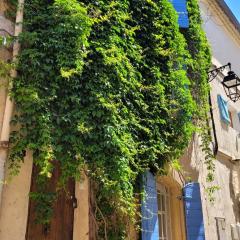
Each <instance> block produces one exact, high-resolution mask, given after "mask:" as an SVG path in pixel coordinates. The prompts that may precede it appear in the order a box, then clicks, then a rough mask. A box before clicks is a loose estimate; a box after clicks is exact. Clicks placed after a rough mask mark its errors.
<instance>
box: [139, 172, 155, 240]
mask: <svg viewBox="0 0 240 240" xmlns="http://www.w3.org/2000/svg"><path fill="white" fill-rule="evenodd" d="M143 188H144V192H145V196H144V197H143V200H142V204H141V212H142V240H159V226H158V202H157V189H156V180H155V177H154V175H153V174H152V173H151V172H150V171H146V173H145V174H144V175H143Z"/></svg>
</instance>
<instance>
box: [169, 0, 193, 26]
mask: <svg viewBox="0 0 240 240" xmlns="http://www.w3.org/2000/svg"><path fill="white" fill-rule="evenodd" d="M170 2H171V3H172V4H173V6H174V8H175V10H176V11H177V13H178V24H179V27H180V28H189V19H188V11H187V0H170Z"/></svg>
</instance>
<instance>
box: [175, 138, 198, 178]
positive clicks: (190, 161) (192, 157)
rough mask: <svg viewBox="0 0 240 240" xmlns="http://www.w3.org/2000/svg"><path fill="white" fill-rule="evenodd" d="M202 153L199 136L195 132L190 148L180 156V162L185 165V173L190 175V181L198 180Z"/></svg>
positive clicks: (187, 175)
mask: <svg viewBox="0 0 240 240" xmlns="http://www.w3.org/2000/svg"><path fill="white" fill-rule="evenodd" d="M200 154H201V151H200V144H199V137H198V136H197V134H193V137H192V140H191V142H190V144H189V146H188V148H187V149H186V150H185V152H184V154H183V156H182V157H181V158H180V163H181V165H182V166H183V170H184V175H185V176H186V177H188V178H189V180H190V181H194V182H195V181H198V176H199V168H200V159H202V156H200ZM187 180H188V179H187Z"/></svg>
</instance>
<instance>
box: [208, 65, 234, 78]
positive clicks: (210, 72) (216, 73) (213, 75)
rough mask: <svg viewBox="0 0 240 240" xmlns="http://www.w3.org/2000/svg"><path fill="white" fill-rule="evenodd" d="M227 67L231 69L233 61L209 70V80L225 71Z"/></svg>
mask: <svg viewBox="0 0 240 240" xmlns="http://www.w3.org/2000/svg"><path fill="white" fill-rule="evenodd" d="M227 67H228V68H229V71H231V63H228V64H226V65H223V66H221V67H219V68H215V69H213V70H211V71H209V72H208V82H211V81H213V80H214V79H215V78H216V77H217V75H218V74H219V73H220V72H223V71H224V70H225V69H226V68H227Z"/></svg>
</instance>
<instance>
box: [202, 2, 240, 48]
mask: <svg viewBox="0 0 240 240" xmlns="http://www.w3.org/2000/svg"><path fill="white" fill-rule="evenodd" d="M219 1H220V0H203V1H202V2H204V3H205V4H206V5H207V7H209V8H210V12H211V13H213V16H214V17H217V20H218V21H219V23H218V24H219V25H221V26H222V27H223V28H224V29H225V30H226V31H227V32H228V33H229V35H230V36H231V38H232V39H233V40H234V41H235V42H236V43H237V44H238V45H240V31H239V26H238V25H236V23H234V22H233V21H232V20H231V18H230V15H228V14H227V13H226V9H223V7H222V5H221V4H220V2H219Z"/></svg>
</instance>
